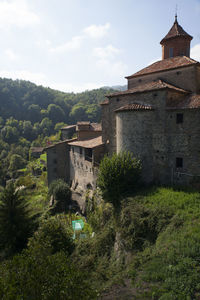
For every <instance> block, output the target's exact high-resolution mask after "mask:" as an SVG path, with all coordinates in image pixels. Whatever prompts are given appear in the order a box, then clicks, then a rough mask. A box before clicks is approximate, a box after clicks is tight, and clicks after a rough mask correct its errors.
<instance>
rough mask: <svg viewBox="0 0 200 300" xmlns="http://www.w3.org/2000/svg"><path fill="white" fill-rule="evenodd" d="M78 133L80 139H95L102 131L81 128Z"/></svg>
mask: <svg viewBox="0 0 200 300" xmlns="http://www.w3.org/2000/svg"><path fill="white" fill-rule="evenodd" d="M77 134H78V140H80V141H81V140H86V139H87V140H88V139H94V138H96V137H98V136H101V135H102V132H101V131H95V130H81V131H78V132H77Z"/></svg>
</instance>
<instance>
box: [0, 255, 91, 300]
mask: <svg viewBox="0 0 200 300" xmlns="http://www.w3.org/2000/svg"><path fill="white" fill-rule="evenodd" d="M88 275H89V274H87V273H86V272H80V271H79V269H78V267H77V266H75V265H74V264H73V263H72V262H71V261H70V260H69V258H67V257H66V255H65V253H63V252H57V253H55V254H54V255H49V256H48V255H43V253H40V252H39V253H32V252H31V253H30V252H29V251H24V253H23V254H21V255H17V256H15V257H14V258H13V259H12V260H10V261H6V262H4V263H2V264H1V267H0V298H1V299H2V300H7V299H29V300H38V299H41V300H47V299H49V300H50V299H54V300H65V299H68V300H78V299H80V298H81V299H83V300H86V299H88V300H89V299H96V291H94V290H93V289H92V287H91V282H89V280H88Z"/></svg>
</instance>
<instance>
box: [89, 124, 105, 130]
mask: <svg viewBox="0 0 200 300" xmlns="http://www.w3.org/2000/svg"><path fill="white" fill-rule="evenodd" d="M90 130H92V131H102V126H101V123H91V124H90Z"/></svg>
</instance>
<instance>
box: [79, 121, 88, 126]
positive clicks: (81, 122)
mask: <svg viewBox="0 0 200 300" xmlns="http://www.w3.org/2000/svg"><path fill="white" fill-rule="evenodd" d="M77 125H90V121H80V122H77Z"/></svg>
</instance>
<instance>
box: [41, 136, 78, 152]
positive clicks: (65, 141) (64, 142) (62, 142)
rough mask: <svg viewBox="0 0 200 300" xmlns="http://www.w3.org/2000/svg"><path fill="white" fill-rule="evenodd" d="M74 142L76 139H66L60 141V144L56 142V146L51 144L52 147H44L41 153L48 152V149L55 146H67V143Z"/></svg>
mask: <svg viewBox="0 0 200 300" xmlns="http://www.w3.org/2000/svg"><path fill="white" fill-rule="evenodd" d="M76 140H77V138H73V139H68V140H64V141H60V142H58V143H56V144H53V145H50V146H47V147H45V148H44V149H43V152H44V151H46V150H48V149H50V148H54V147H56V146H57V145H61V144H68V143H69V142H72V141H76Z"/></svg>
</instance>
